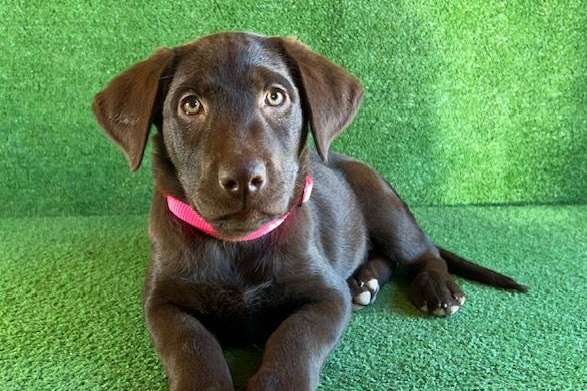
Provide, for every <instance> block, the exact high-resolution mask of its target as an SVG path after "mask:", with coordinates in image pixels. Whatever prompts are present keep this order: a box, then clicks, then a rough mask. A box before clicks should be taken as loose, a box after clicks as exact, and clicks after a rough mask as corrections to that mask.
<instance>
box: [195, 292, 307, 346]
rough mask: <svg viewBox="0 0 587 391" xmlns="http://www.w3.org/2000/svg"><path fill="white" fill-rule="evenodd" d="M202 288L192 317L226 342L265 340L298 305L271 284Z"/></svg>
mask: <svg viewBox="0 0 587 391" xmlns="http://www.w3.org/2000/svg"><path fill="white" fill-rule="evenodd" d="M202 288H204V287H202ZM204 289H205V290H206V291H205V292H204V293H202V292H200V294H199V295H198V296H199V298H200V300H198V308H196V311H195V315H196V317H197V318H198V319H199V320H200V321H201V322H202V323H203V324H204V325H205V326H206V327H207V328H208V329H209V330H210V331H212V332H213V333H214V334H215V335H217V337H218V338H220V339H221V340H223V341H225V342H234V343H240V342H245V341H249V342H251V341H253V342H256V341H259V340H262V339H264V338H266V337H267V336H268V335H269V334H270V333H271V332H272V330H274V329H275V328H276V327H277V326H278V325H279V323H281V321H282V320H283V319H285V318H286V317H287V316H288V315H289V314H290V313H291V312H292V311H293V310H294V309H295V308H296V306H297V303H296V300H295V299H294V298H289V297H287V296H286V295H285V294H284V293H283V291H282V290H281V289H280V288H279V286H277V285H275V284H274V283H273V282H271V281H266V282H264V283H260V284H255V285H248V284H243V283H234V284H230V283H228V282H225V281H223V282H217V283H209V284H206V288H204Z"/></svg>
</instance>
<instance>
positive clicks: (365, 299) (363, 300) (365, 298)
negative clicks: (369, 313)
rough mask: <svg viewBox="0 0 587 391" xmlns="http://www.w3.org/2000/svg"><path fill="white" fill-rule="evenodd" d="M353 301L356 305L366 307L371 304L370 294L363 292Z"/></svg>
mask: <svg viewBox="0 0 587 391" xmlns="http://www.w3.org/2000/svg"><path fill="white" fill-rule="evenodd" d="M355 301H356V302H357V303H358V304H362V305H367V304H369V303H370V302H371V292H369V291H365V292H361V293H360V294H359V295H357V296H355Z"/></svg>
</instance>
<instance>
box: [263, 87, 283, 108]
mask: <svg viewBox="0 0 587 391" xmlns="http://www.w3.org/2000/svg"><path fill="white" fill-rule="evenodd" d="M283 102H285V91H283V90H282V89H281V88H277V87H272V88H271V89H270V90H269V91H267V94H265V103H266V104H267V105H268V106H273V107H277V106H281V105H282V104H283Z"/></svg>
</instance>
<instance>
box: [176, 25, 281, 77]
mask: <svg viewBox="0 0 587 391" xmlns="http://www.w3.org/2000/svg"><path fill="white" fill-rule="evenodd" d="M181 52H182V60H181V62H180V63H179V64H178V66H177V71H178V75H179V76H180V78H185V79H187V78H192V77H197V78H212V79H215V78H220V79H223V80H230V79H234V78H239V77H242V76H243V75H245V74H248V73H250V72H251V71H253V70H255V69H258V68H265V69H268V70H270V71H273V72H276V73H279V74H282V75H283V76H287V75H288V74H289V72H288V68H287V65H286V63H285V61H284V60H283V59H282V58H281V56H280V55H279V53H278V51H277V50H276V49H275V48H272V47H271V45H269V44H268V41H267V39H266V38H265V37H262V36H257V35H253V34H246V33H222V34H215V35H211V36H207V37H203V38H200V39H199V40H197V41H194V42H192V43H190V44H188V45H185V46H183V47H182V48H181Z"/></svg>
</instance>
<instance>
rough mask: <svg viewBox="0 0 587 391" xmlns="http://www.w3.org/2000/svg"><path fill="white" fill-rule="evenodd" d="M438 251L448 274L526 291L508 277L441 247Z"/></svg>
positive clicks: (526, 289)
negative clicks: (446, 266) (444, 262)
mask: <svg viewBox="0 0 587 391" xmlns="http://www.w3.org/2000/svg"><path fill="white" fill-rule="evenodd" d="M438 250H439V251H440V256H441V257H442V259H444V260H445V261H446V263H447V265H448V271H449V273H453V274H456V275H457V276H461V277H464V278H467V279H469V280H473V281H477V282H481V283H483V284H487V285H491V286H494V287H497V288H503V289H511V290H516V291H519V292H527V291H528V287H527V286H525V285H522V284H518V283H517V282H516V281H515V280H514V279H512V278H510V277H508V276H504V275H503V274H500V273H498V272H495V271H493V270H490V269H487V268H485V267H483V266H480V265H477V264H475V263H473V262H471V261H469V260H466V259H464V258H461V257H459V256H458V255H456V254H454V253H452V252H450V251H448V250H445V249H443V248H441V247H438Z"/></svg>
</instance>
